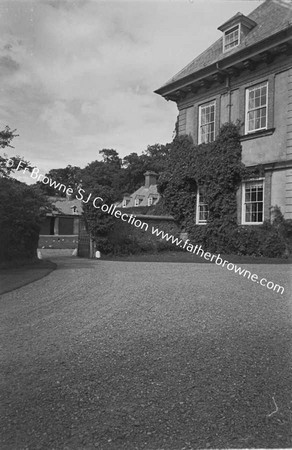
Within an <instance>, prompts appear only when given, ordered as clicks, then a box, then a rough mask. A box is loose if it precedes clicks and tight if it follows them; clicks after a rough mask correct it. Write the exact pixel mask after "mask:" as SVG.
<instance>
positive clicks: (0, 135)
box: [0, 126, 33, 177]
mask: <svg viewBox="0 0 292 450" xmlns="http://www.w3.org/2000/svg"><path fill="white" fill-rule="evenodd" d="M15 131H16V130H11V128H10V127H8V126H6V127H5V128H4V130H2V131H0V147H1V148H6V147H8V148H14V147H13V146H12V145H11V142H12V140H13V139H14V138H15V137H17V136H18V134H15ZM20 162H22V166H21V167H22V170H23V169H24V168H25V167H26V168H27V169H28V170H29V171H31V170H32V169H33V167H32V166H31V164H30V162H29V161H25V160H24V158H22V157H20V156H10V157H9V156H8V155H7V154H6V153H4V154H3V155H0V177H9V176H10V175H11V173H14V172H15V171H16V170H17V167H18V164H19V163H20Z"/></svg>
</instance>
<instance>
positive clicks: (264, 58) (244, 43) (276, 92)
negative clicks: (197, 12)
mask: <svg viewBox="0 0 292 450" xmlns="http://www.w3.org/2000/svg"><path fill="white" fill-rule="evenodd" d="M218 30H220V32H221V33H222V36H221V38H220V39H218V41H216V42H215V43H214V44H213V45H211V46H210V47H209V48H207V50H205V51H204V52H203V53H202V54H201V55H199V56H198V57H197V58H195V59H194V60H193V61H192V62H191V63H190V64H188V65H187V66H186V67H185V68H184V69H182V70H181V71H180V72H179V73H178V74H177V75H175V76H174V77H173V78H172V79H171V80H169V81H168V82H167V83H166V84H165V85H164V86H162V87H161V88H160V89H158V90H157V91H155V92H156V93H157V94H160V95H162V96H163V97H164V98H165V99H166V100H171V101H174V102H176V104H177V107H178V110H179V116H178V133H179V134H180V135H184V134H187V135H191V136H192V138H193V141H194V143H195V144H200V143H204V142H206V143H207V142H211V141H213V140H214V139H215V138H216V136H217V135H218V132H219V129H220V127H221V125H222V124H224V123H226V122H234V123H236V122H237V121H238V120H240V123H241V144H242V161H243V163H244V164H245V165H246V166H248V167H255V166H258V165H262V167H263V176H262V177H261V178H257V179H248V180H244V182H243V183H242V185H241V187H240V189H239V190H238V192H237V196H238V210H237V216H238V223H239V224H244V225H248V224H261V223H262V222H263V221H264V220H270V218H271V207H272V206H276V205H277V206H278V207H280V209H281V211H282V213H283V215H284V217H285V218H287V219H288V218H289V219H292V2H291V0H266V1H265V2H264V3H262V4H261V5H260V6H258V8H256V9H255V10H254V11H253V12H252V13H251V14H250V15H249V16H245V15H243V14H241V13H237V14H236V15H235V16H233V17H231V18H230V19H229V20H227V22H225V23H223V24H222V25H220V26H219V27H218ZM207 214H208V206H207V205H206V203H205V202H204V198H203V197H202V195H201V194H200V193H199V192H197V214H196V223H197V224H203V223H206V220H207Z"/></svg>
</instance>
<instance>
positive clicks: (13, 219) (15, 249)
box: [0, 178, 48, 262]
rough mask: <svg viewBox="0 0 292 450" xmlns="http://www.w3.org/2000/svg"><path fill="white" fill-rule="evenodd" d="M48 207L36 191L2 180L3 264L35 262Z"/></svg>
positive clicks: (0, 243) (0, 241)
mask: <svg viewBox="0 0 292 450" xmlns="http://www.w3.org/2000/svg"><path fill="white" fill-rule="evenodd" d="M47 206H48V203H47V201H46V200H45V199H44V197H43V196H42V195H41V194H40V193H39V191H38V190H37V189H35V188H33V187H31V186H27V185H26V184H24V183H20V182H19V181H16V180H14V179H9V178H1V179H0V229H1V233H0V261H1V262H9V261H15V260H33V259H36V257H37V246H38V239H39V231H40V223H41V220H42V218H43V217H44V215H45V213H46V207H47Z"/></svg>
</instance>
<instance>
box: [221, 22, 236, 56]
mask: <svg viewBox="0 0 292 450" xmlns="http://www.w3.org/2000/svg"><path fill="white" fill-rule="evenodd" d="M239 44H240V24H238V25H235V26H234V27H232V28H229V29H228V30H226V31H225V32H224V38H223V50H224V52H227V51H228V50H231V49H232V48H234V47H237V46H238V45H239Z"/></svg>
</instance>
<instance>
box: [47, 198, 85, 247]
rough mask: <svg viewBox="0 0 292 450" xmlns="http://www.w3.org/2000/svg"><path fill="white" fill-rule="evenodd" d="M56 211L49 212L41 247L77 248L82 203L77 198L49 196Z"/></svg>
mask: <svg viewBox="0 0 292 450" xmlns="http://www.w3.org/2000/svg"><path fill="white" fill-rule="evenodd" d="M49 200H50V201H51V203H52V205H53V206H54V208H55V212H52V213H50V214H47V216H46V218H45V219H44V221H43V223H42V225H41V230H40V237H39V245H38V246H39V248H72V249H75V248H77V245H78V235H79V229H80V219H81V215H82V205H81V202H80V201H79V200H77V199H76V198H75V199H73V198H64V197H49Z"/></svg>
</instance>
